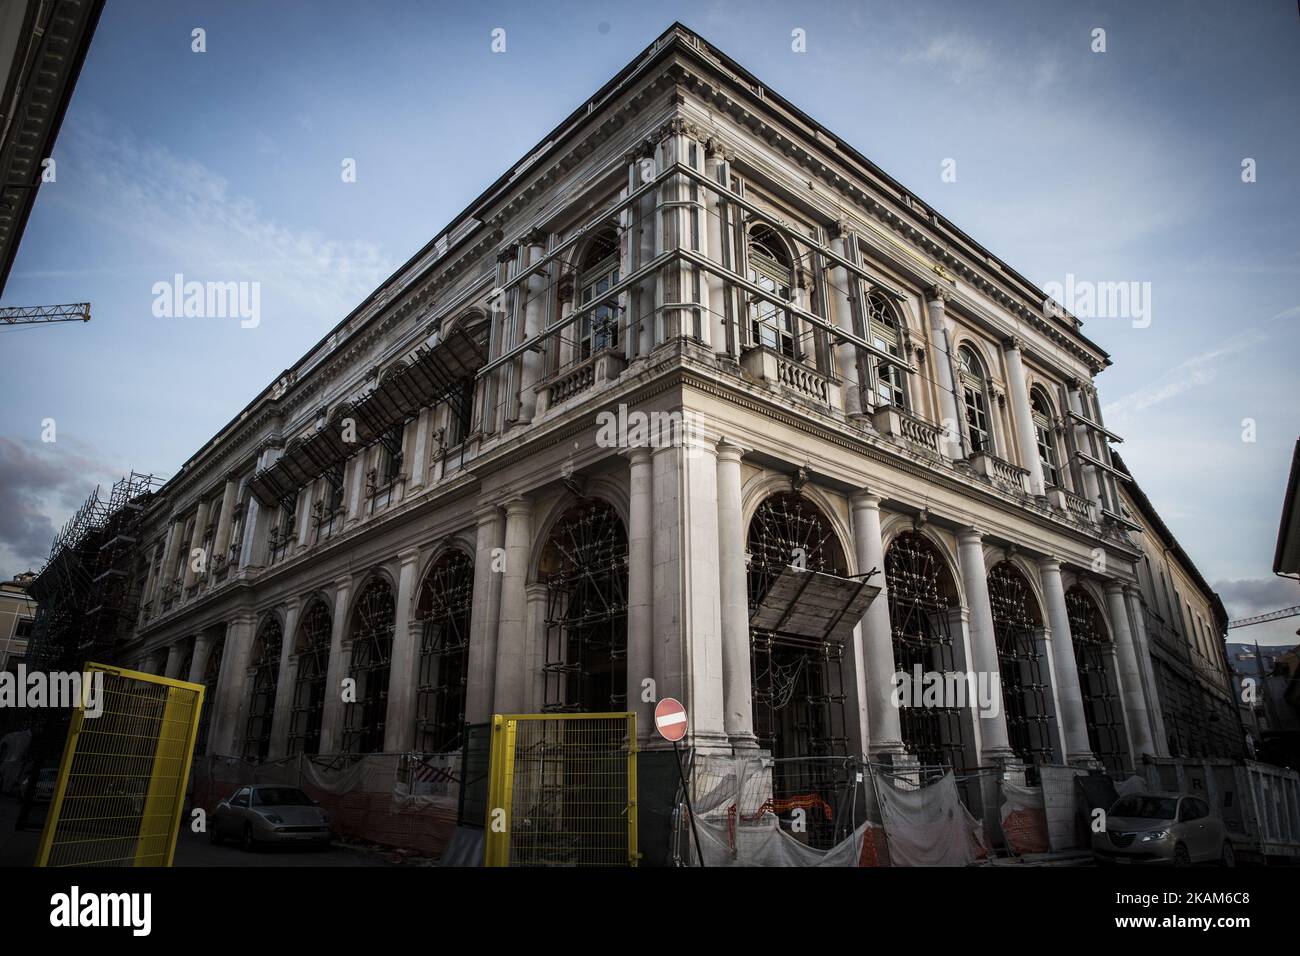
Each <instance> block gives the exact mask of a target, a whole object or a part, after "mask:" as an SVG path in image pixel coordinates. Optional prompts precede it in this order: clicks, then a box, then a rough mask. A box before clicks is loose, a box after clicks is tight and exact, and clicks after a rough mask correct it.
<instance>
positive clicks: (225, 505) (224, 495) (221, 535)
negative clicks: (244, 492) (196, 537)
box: [208, 478, 239, 561]
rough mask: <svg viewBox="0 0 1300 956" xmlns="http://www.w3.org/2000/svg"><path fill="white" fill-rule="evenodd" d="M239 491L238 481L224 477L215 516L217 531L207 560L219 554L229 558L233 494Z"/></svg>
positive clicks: (233, 505) (233, 509)
mask: <svg viewBox="0 0 1300 956" xmlns="http://www.w3.org/2000/svg"><path fill="white" fill-rule="evenodd" d="M238 491H239V482H238V481H236V480H235V479H234V478H227V479H226V487H225V488H224V489H222V492H221V514H220V515H218V516H217V531H216V534H215V535H214V536H213V539H212V554H211V555H209V556H208V559H209V561H211V559H212V558H213V557H214V556H216V555H220V556H221V557H223V558H229V557H230V555H229V554H228V553H227V552H229V551H230V528H231V524H232V522H233V521H234V513H235V495H236V493H237V492H238Z"/></svg>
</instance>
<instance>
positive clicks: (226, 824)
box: [208, 784, 330, 850]
mask: <svg viewBox="0 0 1300 956" xmlns="http://www.w3.org/2000/svg"><path fill="white" fill-rule="evenodd" d="M208 839H209V840H211V841H212V842H213V843H218V844H219V843H221V842H222V841H223V840H227V839H230V840H238V841H239V843H240V845H241V846H242V847H243V848H244V849H246V850H252V849H254V848H256V847H257V846H259V845H262V844H268V843H278V844H296V845H315V846H325V845H328V844H329V842H330V821H329V815H328V814H327V813H326V812H325V811H324V810H322V809H321V808H320V806H319V805H318V804H317V803H316V801H315V800H313V799H312V798H311V797H309V796H307V794H305V793H303V792H302V791H301V790H299V789H298V788H297V787H285V786H280V785H278V784H255V785H253V786H249V787H240V788H239V789H238V790H236V791H235V792H234V793H233V794H231V796H230V797H229V798H227V799H225V800H222V801H221V802H220V803H219V804H217V809H216V810H215V811H213V814H212V819H211V820H210V821H209V822H208Z"/></svg>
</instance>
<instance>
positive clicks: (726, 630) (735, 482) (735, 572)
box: [718, 439, 758, 747]
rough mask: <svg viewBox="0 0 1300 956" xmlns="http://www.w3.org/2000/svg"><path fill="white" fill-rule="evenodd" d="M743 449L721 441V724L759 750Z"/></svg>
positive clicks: (735, 742)
mask: <svg viewBox="0 0 1300 956" xmlns="http://www.w3.org/2000/svg"><path fill="white" fill-rule="evenodd" d="M744 453H745V452H744V449H742V448H741V447H739V446H738V445H733V444H732V443H731V442H729V441H727V440H726V439H723V440H722V441H721V442H719V443H718V577H719V585H720V588H719V594H720V601H719V603H720V606H721V618H722V690H723V704H724V706H725V708H726V710H725V713H724V714H723V725H724V727H725V728H726V731H727V738H728V739H729V740H730V741H731V745H732V746H733V747H757V746H758V738H756V737H755V736H754V687H753V679H752V675H751V673H750V670H751V668H750V651H749V582H748V577H747V573H746V569H745V516H744V512H743V510H742V508H741V492H740V459H741V457H742V456H743V455H744Z"/></svg>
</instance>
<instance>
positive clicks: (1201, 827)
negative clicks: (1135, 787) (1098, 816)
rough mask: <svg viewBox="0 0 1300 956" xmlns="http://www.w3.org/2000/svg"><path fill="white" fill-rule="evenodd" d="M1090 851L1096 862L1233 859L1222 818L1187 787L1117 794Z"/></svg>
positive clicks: (1182, 863) (1230, 862)
mask: <svg viewBox="0 0 1300 956" xmlns="http://www.w3.org/2000/svg"><path fill="white" fill-rule="evenodd" d="M1092 853H1093V857H1094V858H1095V859H1096V860H1097V862H1098V863H1164V864H1172V865H1174V866H1190V865H1191V864H1193V863H1220V864H1222V865H1223V866H1233V865H1235V863H1236V856H1235V854H1234V853H1233V849H1232V843H1231V842H1230V841H1229V840H1228V837H1227V834H1226V833H1225V832H1224V829H1223V821H1222V820H1220V819H1219V818H1218V817H1217V816H1216V815H1215V814H1214V813H1213V812H1212V811H1211V810H1210V805H1209V804H1208V803H1206V802H1205V800H1204V799H1202V798H1201V797H1195V796H1191V795H1189V794H1185V793H1133V794H1129V795H1128V796H1125V797H1120V798H1119V799H1118V800H1116V801H1115V805H1114V806H1112V807H1111V808H1110V811H1109V812H1108V813H1107V814H1106V830H1105V832H1104V833H1094V834H1093V835H1092Z"/></svg>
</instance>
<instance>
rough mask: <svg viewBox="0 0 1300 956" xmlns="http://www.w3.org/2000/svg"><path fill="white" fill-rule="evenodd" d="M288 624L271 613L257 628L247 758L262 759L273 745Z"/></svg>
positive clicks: (245, 741)
mask: <svg viewBox="0 0 1300 956" xmlns="http://www.w3.org/2000/svg"><path fill="white" fill-rule="evenodd" d="M283 649H284V628H283V627H282V626H281V624H280V620H279V618H276V617H269V618H267V619H266V620H265V621H264V622H263V623H262V626H261V627H259V628H258V629H257V638H256V640H255V641H254V643H253V658H252V660H253V663H252V671H253V681H252V683H253V691H252V696H251V697H250V699H249V702H248V728H247V731H246V733H245V734H244V759H245V760H255V761H257V762H259V763H260V762H261V761H263V760H265V759H266V756H267V753H268V752H269V751H270V749H271V721H272V719H273V718H274V716H275V689H276V687H277V685H278V684H279V683H280V654H281V652H282V651H283Z"/></svg>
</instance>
